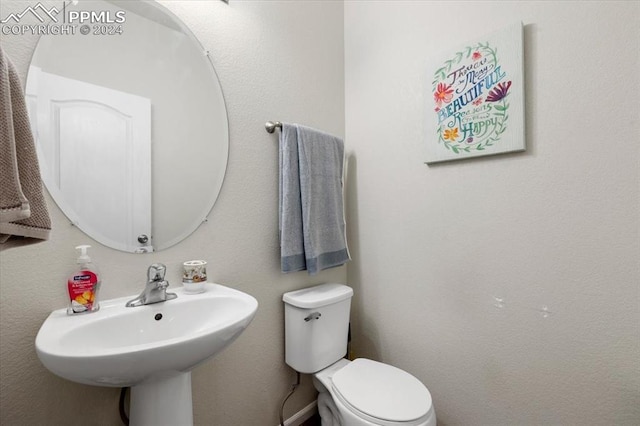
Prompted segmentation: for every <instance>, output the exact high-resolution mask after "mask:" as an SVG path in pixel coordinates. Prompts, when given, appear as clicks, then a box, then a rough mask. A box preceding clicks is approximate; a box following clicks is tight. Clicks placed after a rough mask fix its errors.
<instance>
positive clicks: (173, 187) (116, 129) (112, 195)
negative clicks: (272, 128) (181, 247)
mask: <svg viewBox="0 0 640 426" xmlns="http://www.w3.org/2000/svg"><path fill="white" fill-rule="evenodd" d="M221 6H222V7H224V5H221ZM171 7H173V6H172V5H171V4H167V6H166V7H165V6H163V5H160V4H159V3H157V2H155V1H135V2H132V1H118V0H109V1H106V0H83V1H82V2H79V3H78V4H77V5H73V4H72V3H70V4H67V6H66V13H70V12H71V11H73V10H84V11H95V12H101V11H104V12H105V13H106V12H109V13H110V14H111V15H112V16H116V13H120V15H118V16H125V17H126V19H125V20H124V21H123V22H122V23H121V24H120V25H121V27H122V33H121V34H116V35H95V34H92V35H84V34H81V33H80V32H78V33H76V34H66V35H61V34H58V35H45V36H42V37H40V40H39V41H38V45H37V47H36V50H35V52H34V55H33V58H32V60H31V67H30V71H29V75H28V78H27V85H26V86H27V90H26V92H27V103H28V104H29V106H30V115H31V119H32V127H33V128H34V130H37V132H36V133H34V134H36V145H37V146H38V149H39V151H40V160H41V168H42V169H43V170H44V171H45V172H43V175H45V176H43V180H44V181H45V185H46V187H47V189H48V190H49V192H50V193H51V195H52V197H53V199H54V200H55V201H56V203H57V204H58V206H60V208H61V210H62V211H63V212H64V213H65V214H66V215H67V217H68V218H69V219H70V221H71V222H72V223H74V224H76V225H77V226H78V227H79V228H80V229H81V230H82V231H84V232H85V233H86V234H87V235H89V236H90V237H92V238H94V239H95V240H96V241H98V242H100V243H102V244H104V245H107V246H109V247H112V248H115V249H118V250H123V251H127V252H133V253H136V252H146V251H158V250H163V249H166V248H168V247H171V246H173V245H175V244H177V243H179V242H180V241H182V240H184V239H185V238H186V237H188V236H189V235H190V234H191V233H193V232H194V231H195V230H196V229H197V228H198V227H199V226H200V225H201V224H202V223H203V221H204V220H205V219H206V218H207V216H208V215H209V214H210V212H211V209H212V208H213V205H214V203H215V201H216V199H217V197H218V194H219V192H220V188H221V187H222V182H223V180H224V176H225V172H226V166H227V158H228V150H229V129H228V121H227V111H226V106H225V103H224V97H223V95H222V88H221V86H220V83H219V81H218V78H217V75H216V73H215V70H214V69H213V65H212V63H211V61H210V59H209V57H208V55H207V54H206V51H205V49H204V48H203V47H202V45H201V44H200V43H199V41H198V40H197V39H196V38H195V36H194V35H193V34H192V33H191V31H190V30H189V29H188V28H187V27H186V26H185V25H184V24H183V23H182V22H181V21H180V19H178V18H177V17H176V16H175V15H174V14H173V13H172V12H171V11H170V10H169V9H168V8H171ZM176 9H178V10H180V8H179V7H176ZM211 11H212V13H215V7H213V8H212V9H211ZM182 13H187V12H186V11H184V10H183V11H182ZM44 76H46V77H44ZM54 76H57V78H58V79H60V80H59V81H67V80H71V81H73V83H72V84H63V85H61V86H62V87H59V88H58V87H56V86H58V85H59V83H58V82H54V81H52V80H51V79H52V78H55V77H54ZM74 86H75V87H76V88H75V89H74V88H73V87H74ZM96 87H99V88H102V89H104V90H105V91H109V90H111V91H112V93H116V92H119V93H121V94H123V96H124V97H126V96H131V99H133V98H135V99H146V100H147V102H148V103H149V104H148V105H150V106H147V107H145V108H147V109H150V118H149V120H150V121H149V124H147V125H142V124H141V125H138V123H137V122H138V118H137V117H138V116H139V115H140V113H139V112H131V111H129V109H128V108H129V107H132V106H133V104H137V101H136V102H134V101H126V102H124V103H125V104H126V105H125V107H126V108H125V109H122V108H121V107H115V106H113V105H110V102H112V101H108V102H107V101H104V100H103V99H102V100H99V99H97V98H95V97H91V96H93V95H91V96H90V97H88V98H87V95H86V94H87V93H93V92H94V91H97V89H95V90H94V89H92V88H96ZM58 89H59V90H58ZM112 97H113V98H119V97H120V95H114V96H112ZM45 98H50V99H52V100H56V102H58V100H59V101H60V102H58V103H57V104H55V105H53V106H52V105H45V104H44V101H43V100H42V99H45ZM36 99H38V100H37V101H36ZM116 102H117V101H116ZM98 105H102V107H100V106H98ZM106 105H110V106H106ZM55 114H59V115H58V116H56V115H55ZM123 114H124V115H123ZM125 116H128V117H129V118H127V117H125ZM134 116H135V117H136V118H135V119H134V118H133V117H134ZM36 120H37V122H36ZM36 125H37V129H35V126H36ZM140 126H146V127H145V129H146V130H144V131H146V132H147V133H149V134H150V139H149V146H150V148H149V147H146V146H145V147H143V148H141V147H142V146H143V145H139V142H138V140H137V139H138V138H137V135H136V133H142V132H143V130H142V129H141V127H140ZM136 129H138V130H136ZM128 132H131V133H128ZM132 138H133V139H132ZM134 139H135V140H134ZM92 145H95V146H92ZM56 146H58V147H59V149H60V150H61V151H60V152H59V153H55V152H52V150H53V151H55V149H58V148H55V147H56ZM94 148H95V149H97V152H96V151H94ZM143 151H144V153H143ZM63 152H64V155H63ZM54 154H55V155H54ZM58 154H60V155H61V156H60V158H59V160H58V159H57V158H58ZM66 154H69V155H68V156H67V155H66ZM63 156H64V158H63ZM91 156H93V157H94V158H95V160H96V161H95V162H91V161H90V160H87V157H91ZM145 156H149V157H150V164H149V166H148V167H147V166H146V165H145V164H144V161H146V160H143V159H141V158H142V157H145ZM62 162H65V163H66V164H67V165H66V166H65V168H66V169H69V170H71V169H75V168H76V167H78V170H75V171H73V172H72V173H71V172H70V173H67V175H66V176H62V175H60V174H59V172H60V168H61V165H62ZM85 166H86V167H87V168H90V169H91V171H92V172H93V173H94V175H98V174H100V175H104V176H105V177H104V178H101V177H98V176H96V177H97V181H93V182H89V181H83V176H84V175H86V174H87V173H86V172H85V171H82V167H85ZM46 173H49V176H46ZM147 176H148V177H149V178H148V182H145V180H146V179H147ZM61 179H62V180H61ZM132 180H133V181H134V182H135V183H138V182H140V183H141V184H142V185H143V186H146V187H147V188H148V189H146V190H145V189H142V187H141V188H132V187H131V185H130V184H131V181H132ZM92 188H95V192H98V193H99V194H98V195H99V197H101V200H100V201H91V202H85V200H87V198H89V197H90V192H91V191H92ZM194 194H198V195H197V196H195V195H194ZM145 203H150V207H143V206H142V204H145ZM126 206H129V207H126ZM118 216H120V217H119V218H118V220H117V221H114V220H112V219H115V218H116V217H118ZM127 216H131V217H127ZM123 223H124V224H125V225H123ZM139 237H140V238H139Z"/></svg>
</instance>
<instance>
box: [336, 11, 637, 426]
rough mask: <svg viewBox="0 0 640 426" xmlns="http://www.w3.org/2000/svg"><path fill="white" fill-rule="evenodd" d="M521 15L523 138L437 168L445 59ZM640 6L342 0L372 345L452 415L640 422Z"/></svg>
mask: <svg viewBox="0 0 640 426" xmlns="http://www.w3.org/2000/svg"><path fill="white" fill-rule="evenodd" d="M518 21H523V23H524V24H525V61H526V70H525V74H526V106H525V110H526V134H527V151H526V153H523V154H508V155H503V156H497V157H484V158H481V159H475V160H471V161H469V160H467V161H459V162H452V163H449V164H441V165H437V166H427V165H425V164H423V161H424V160H425V158H426V157H425V155H426V154H425V152H426V150H425V143H426V142H425V136H424V133H423V132H424V131H423V121H424V115H425V112H424V102H425V101H424V98H425V96H430V93H431V92H430V84H431V79H428V76H427V72H428V69H427V68H426V64H427V63H428V59H429V57H430V55H432V54H434V53H439V52H441V51H446V50H447V48H456V47H458V46H459V45H464V43H466V42H469V41H472V40H474V39H476V38H477V37H481V36H482V35H483V34H486V33H490V32H493V31H494V30H496V29H499V28H502V27H504V26H507V25H510V24H511V23H515V22H518ZM639 21H640V3H638V2H624V1H623V2H519V1H495V2H487V1H483V2H450V1H424V2H419V1H418V2H399V1H379V2H356V1H353V2H352V1H348V2H345V81H346V83H345V87H346V92H345V97H346V113H347V119H346V123H347V129H346V140H347V141H348V146H349V148H350V150H351V160H350V164H349V166H350V182H351V184H350V187H349V195H350V199H349V201H350V207H349V217H348V219H347V222H348V224H349V225H350V228H349V229H350V230H351V233H350V235H349V237H350V241H351V243H352V254H353V256H354V259H355V260H354V262H353V263H352V264H351V265H350V266H349V269H348V281H349V284H350V285H351V286H353V288H354V291H355V295H356V296H355V302H356V303H355V314H354V318H353V321H354V327H353V330H354V337H355V342H354V346H355V352H356V355H358V356H369V357H373V358H376V359H381V360H383V361H386V362H389V363H391V364H394V365H397V366H398V367H401V368H404V369H406V370H407V371H409V372H411V373H413V374H415V375H416V376H417V377H419V378H420V379H421V380H422V381H423V382H424V383H426V384H427V386H428V387H429V389H430V390H431V392H432V395H433V397H434V400H435V407H436V411H437V414H438V424H439V425H440V426H443V425H444V426H453V425H460V426H463V425H483V426H484V425H491V426H497V425H543V424H545V425H605V424H607V425H613V424H615V425H637V424H640V371H639V364H638V359H640V347H639V344H640V341H639V335H640V333H639V326H640V311H639V309H638V290H639V287H638V286H639V283H640V272H639V259H640V250H639V241H640V239H639V235H638V230H639V218H640V213H639V210H638V200H639V191H638V189H639V181H638V171H639V169H640V167H639V166H640V164H639V161H638V136H639V135H640V127H639V126H640V125H639V122H638V117H639V111H640V110H639V106H638V95H639V89H640V87H639V84H638V81H639V79H638V70H639V65H640V64H639V61H638V55H639V51H638V46H639V45H640V43H639V42H640V34H639V27H638V22H639ZM432 72H433V70H432ZM497 299H503V303H502V304H500V302H499V301H498V300H497ZM500 306H502V307H500ZM545 306H546V307H547V309H548V310H549V311H550V312H551V314H550V315H548V316H547V317H546V318H545V317H544V312H541V311H542V309H543V307H545Z"/></svg>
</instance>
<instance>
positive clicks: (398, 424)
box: [313, 358, 436, 426]
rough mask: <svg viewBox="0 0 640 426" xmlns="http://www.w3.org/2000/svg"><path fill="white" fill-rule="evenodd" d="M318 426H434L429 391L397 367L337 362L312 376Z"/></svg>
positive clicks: (433, 411)
mask: <svg viewBox="0 0 640 426" xmlns="http://www.w3.org/2000/svg"><path fill="white" fill-rule="evenodd" d="M313 384H314V386H315V387H316V389H317V390H318V392H319V395H318V412H319V413H320V418H321V419H322V426H435V425H436V415H435V410H434V409H433V404H432V401H431V394H430V393H429V390H428V389H427V388H426V387H425V386H424V385H423V384H422V383H421V382H420V381H419V380H418V379H416V378H415V377H414V376H412V375H410V374H409V373H407V372H405V371H402V370H400V369H399V368H396V367H393V366H390V365H387V364H383V363H380V362H376V361H372V360H369V359H364V358H358V359H356V360H354V361H348V360H346V359H341V360H339V361H338V362H336V363H335V364H332V365H330V366H329V367H327V368H325V369H324V370H322V371H319V372H317V373H315V374H314V375H313Z"/></svg>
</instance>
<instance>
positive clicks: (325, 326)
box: [282, 284, 436, 426]
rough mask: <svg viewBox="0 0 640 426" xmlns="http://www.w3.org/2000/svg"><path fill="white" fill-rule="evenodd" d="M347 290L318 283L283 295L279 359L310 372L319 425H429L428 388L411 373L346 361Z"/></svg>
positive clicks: (432, 423) (362, 361) (432, 414)
mask: <svg viewBox="0 0 640 426" xmlns="http://www.w3.org/2000/svg"><path fill="white" fill-rule="evenodd" d="M352 296H353V290H352V289H351V288H350V287H347V286H345V285H342V284H322V285H318V286H315V287H310V288H305V289H302V290H297V291H292V292H289V293H285V294H284V295H283V297H282V300H283V301H284V303H285V310H284V312H285V356H286V358H285V361H286V363H287V364H288V365H289V366H291V367H292V368H293V369H294V370H296V371H299V372H300V373H309V374H313V383H314V385H315V387H316V389H318V392H320V394H319V395H318V411H319V413H320V417H321V419H322V426H435V425H436V413H435V410H434V408H433V404H432V402H431V394H430V393H429V390H428V389H427V388H426V387H425V386H424V385H423V384H422V383H421V382H420V381H419V380H418V379H416V378H415V377H414V376H412V375H411V374H409V373H407V372H405V371H402V370H400V369H399V368H396V367H392V366H390V365H387V364H383V363H380V362H377V361H372V360H369V359H364V358H359V359H356V360H354V361H349V360H347V359H345V358H343V357H344V356H345V354H346V353H347V335H348V330H349V311H350V309H351V297H352Z"/></svg>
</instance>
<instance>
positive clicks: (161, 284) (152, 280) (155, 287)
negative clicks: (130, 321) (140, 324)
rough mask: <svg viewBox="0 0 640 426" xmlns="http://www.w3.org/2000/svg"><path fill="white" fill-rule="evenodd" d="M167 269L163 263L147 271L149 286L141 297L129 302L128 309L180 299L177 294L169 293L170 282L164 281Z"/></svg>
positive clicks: (146, 286)
mask: <svg viewBox="0 0 640 426" xmlns="http://www.w3.org/2000/svg"><path fill="white" fill-rule="evenodd" d="M166 271H167V267H166V266H164V265H163V264H162V263H154V264H153V265H151V266H149V269H147V284H146V285H145V287H144V290H142V293H140V296H138V297H136V298H135V299H132V300H129V301H128V302H127V304H126V307H128V308H130V307H132V306H142V305H150V304H152V303H158V302H165V301H167V300H171V299H175V298H176V297H178V295H177V294H175V293H168V292H167V287H169V281H167V280H165V279H164V274H165V272H166Z"/></svg>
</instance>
